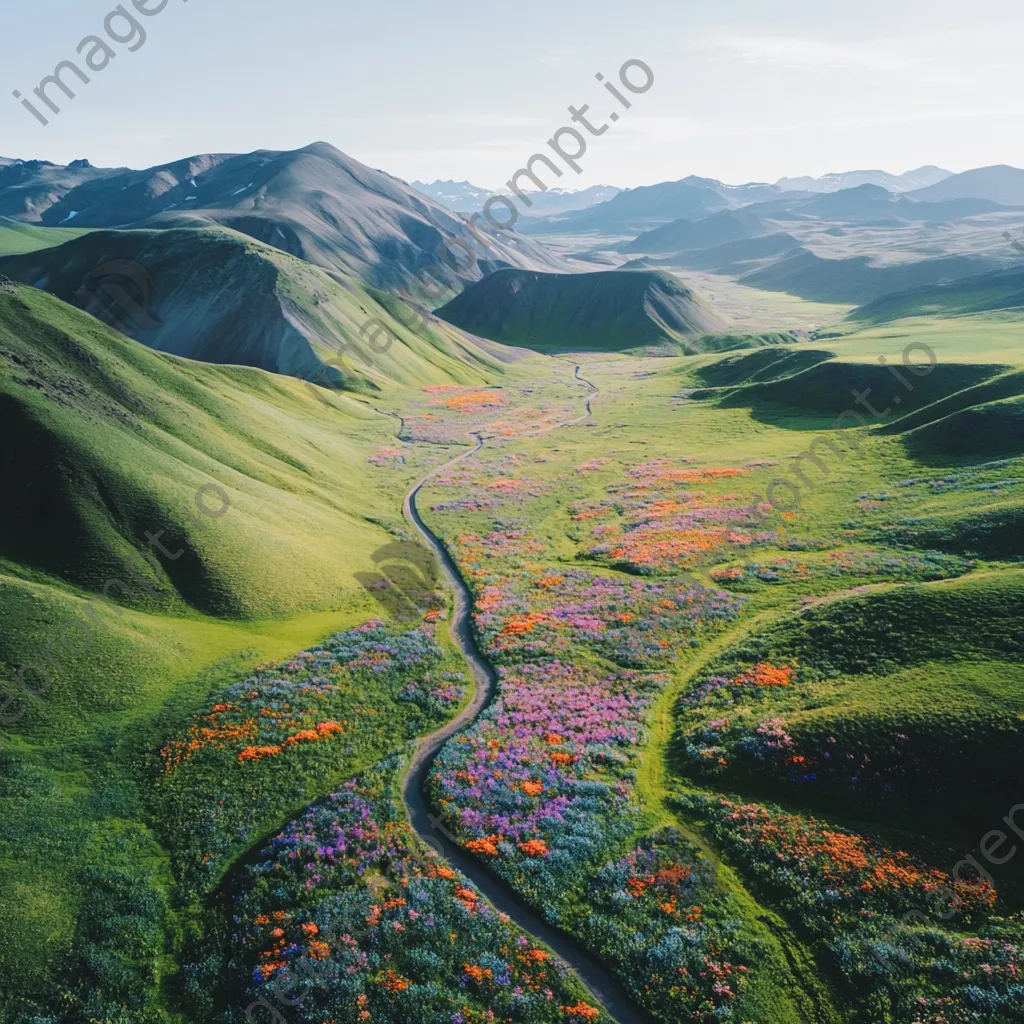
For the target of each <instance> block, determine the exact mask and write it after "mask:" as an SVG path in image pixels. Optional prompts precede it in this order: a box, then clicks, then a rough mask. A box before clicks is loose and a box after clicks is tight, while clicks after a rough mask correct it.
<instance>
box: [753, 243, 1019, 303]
mask: <svg viewBox="0 0 1024 1024" xmlns="http://www.w3.org/2000/svg"><path fill="white" fill-rule="evenodd" d="M1000 265H1001V261H998V260H993V259H990V258H987V257H977V256H944V257H939V258H936V259H930V260H919V261H917V262H913V263H894V264H888V265H885V266H876V265H874V264H873V263H872V262H871V260H870V258H869V257H867V256H853V257H850V258H849V259H839V260H829V259H823V258H822V257H821V256H818V255H817V253H814V252H811V251H810V250H809V249H806V248H799V249H795V250H793V251H791V252H789V253H787V254H786V255H783V256H782V257H781V258H780V259H778V260H776V261H775V262H774V263H771V264H769V265H768V266H766V267H761V268H759V269H757V270H754V271H751V272H750V273H747V274H744V275H743V276H742V277H741V278H740V280H741V281H742V283H743V284H746V285H751V286H752V287H754V288H761V289H763V290H765V291H777V292H788V293H789V294H790V295H798V296H800V297H801V298H804V299H812V300H814V301H818V302H851V303H856V304H863V303H867V302H871V301H873V300H874V299H877V298H880V297H881V296H883V295H887V294H889V293H891V292H898V291H905V290H907V289H909V288H916V287H921V286H924V285H933V284H940V283H942V282H944V281H953V280H956V279H957V278H962V277H970V276H972V275H974V274H978V273H980V272H984V271H988V270H992V269H995V268H997V267H999V266H1000Z"/></svg>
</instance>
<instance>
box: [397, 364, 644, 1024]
mask: <svg viewBox="0 0 1024 1024" xmlns="http://www.w3.org/2000/svg"><path fill="white" fill-rule="evenodd" d="M574 376H575V379H576V380H578V381H580V383H582V384H585V385H586V386H587V387H589V388H590V395H589V396H588V397H587V399H586V403H585V404H586V412H585V413H584V414H583V415H582V416H579V417H577V418H576V419H573V420H567V421H566V422H564V423H558V424H555V425H554V426H553V427H547V428H545V429H544V430H538V431H534V432H533V434H525V435H521V436H523V437H530V436H534V435H535V434H544V433H548V432H549V431H551V430H558V429H559V428H561V427H569V426H572V425H574V424H576V423H582V422H584V421H585V420H588V419H590V418H591V416H592V415H593V411H592V409H591V402H592V401H593V398H594V396H595V395H596V394H597V393H598V388H597V387H595V386H594V385H593V384H592V383H591V382H590V381H588V380H586V379H584V378H583V377H581V376H580V367H579V366H577V367H576V369H575V372H574ZM473 436H474V437H475V438H476V439H477V443H476V445H475V447H473V448H471V449H470V450H468V451H466V452H463V453H462V454H461V455H458V456H456V457H455V458H454V459H451V460H450V461H449V462H446V463H445V464H444V465H443V466H438V467H437V468H436V469H434V470H433V471H431V472H430V473H428V474H427V475H426V476H425V477H424V478H423V479H422V480H420V481H419V483H417V484H416V485H415V486H414V487H413V489H412V490H411V491H410V492H409V494H408V495H407V496H406V499H405V506H404V511H405V516H406V518H407V519H408V520H409V522H410V523H411V524H412V525H413V526H414V527H415V528H416V530H417V532H418V533H419V534H420V536H421V537H422V538H423V540H424V542H425V543H426V544H427V546H428V547H429V548H431V549H432V550H433V551H434V553H435V554H436V555H437V557H438V560H439V561H440V563H441V568H442V571H443V573H444V576H445V580H446V581H447V584H448V586H449V587H450V588H451V590H452V592H453V594H454V597H455V608H454V618H453V621H452V636H453V637H454V639H455V640H456V642H457V643H458V645H459V647H460V649H461V650H462V653H463V655H464V656H465V658H466V661H467V662H468V663H469V665H470V667H471V669H472V671H473V677H474V682H475V684H476V685H475V692H474V696H473V700H472V701H471V702H470V703H469V704H468V705H467V706H466V708H464V709H463V711H462V712H461V713H460V714H459V715H458V716H457V717H456V718H454V719H453V720H452V721H451V722H449V723H448V724H447V725H446V726H444V728H442V729H439V730H438V731H437V732H434V733H431V734H430V735H429V736H425V737H423V738H422V739H421V740H420V743H419V745H418V746H417V748H416V752H415V754H414V755H413V757H412V760H411V761H410V764H409V768H408V771H407V773H406V776H405V779H404V781H403V785H402V793H403V799H404V801H405V807H406V811H407V813H408V815H409V820H410V821H411V822H412V825H413V828H415V829H416V831H417V832H418V833H419V835H420V836H421V838H422V839H423V840H424V841H425V842H426V843H428V845H430V846H431V847H432V848H433V849H435V850H437V851H438V852H439V853H441V854H442V856H443V857H444V858H445V860H447V861H448V863H449V864H451V866H452V867H453V868H455V869H456V870H457V871H461V872H462V874H464V875H465V876H466V877H467V878H469V879H471V880H472V882H473V884H474V885H475V886H476V887H477V888H478V889H479V890H480V891H481V892H482V893H483V894H484V896H486V897H487V899H488V900H490V902H491V903H492V904H493V905H494V906H495V907H497V909H498V910H500V911H501V912H502V913H505V914H508V916H509V917H510V918H511V919H512V920H513V921H515V923H516V924H517V925H519V927H520V928H522V929H523V930H524V931H527V932H529V933H530V934H531V935H533V936H534V937H536V938H537V939H539V940H540V941H541V942H543V943H545V944H546V945H547V946H549V947H550V948H551V949H552V950H554V951H555V953H556V954H557V955H558V956H559V957H561V959H562V960H563V961H565V963H566V964H568V965H569V966H570V967H571V968H572V969H573V970H574V971H575V972H576V973H577V975H578V976H579V977H580V979H581V980H582V981H583V983H584V985H585V986H586V987H587V989H589V991H590V994H591V996H592V997H593V999H594V1000H595V1001H596V1002H599V1003H601V1005H602V1006H603V1007H604V1009H605V1010H606V1011H607V1012H608V1013H609V1014H610V1015H611V1016H612V1017H613V1018H614V1019H615V1020H616V1021H618V1022H619V1024H641V1022H646V1021H648V1020H649V1018H648V1017H647V1015H646V1014H644V1013H643V1012H642V1011H641V1010H639V1008H638V1007H637V1006H636V1005H635V1004H634V1003H633V1001H632V1000H631V999H630V998H629V996H628V995H627V994H626V991H625V989H624V988H623V987H622V985H621V984H619V982H618V981H617V980H616V979H615V978H614V977H613V976H612V975H611V973H610V972H609V970H608V969H607V968H606V967H604V966H602V965H601V964H599V963H598V962H597V961H596V960H595V959H594V958H593V957H592V956H590V954H589V953H587V952H586V951H585V950H584V949H583V948H582V947H581V946H579V945H578V944H577V943H576V941H575V940H574V939H572V938H570V937H569V936H568V935H566V934H565V933H564V932H562V931H559V930H558V929H556V928H554V927H552V926H551V925H549V924H547V923H546V922H545V921H544V920H543V919H542V918H541V917H540V916H539V915H538V914H536V913H535V912H534V911H532V910H530V909H529V908H528V907H527V906H526V905H525V904H523V903H522V902H521V900H520V898H519V896H518V895H517V894H516V893H515V892H514V891H513V890H512V889H511V888H510V887H509V886H507V885H506V884H505V883H504V882H503V881H501V880H500V879H498V878H496V877H495V876H494V875H492V874H491V873H490V872H489V871H487V869H486V868H484V867H483V865H482V864H480V863H479V862H478V861H476V860H475V859H473V858H471V857H469V856H467V855H465V854H464V853H462V852H461V851H460V850H459V849H458V848H457V847H456V846H455V844H454V843H453V842H452V841H451V840H450V839H448V837H447V836H446V835H445V833H444V832H443V831H442V830H441V829H440V828H438V827H437V823H439V819H438V818H436V817H434V816H432V815H431V813H430V808H429V806H428V804H427V800H426V797H425V795H424V789H425V783H426V778H427V775H428V774H429V772H430V768H431V766H432V765H433V763H434V759H435V758H436V757H437V755H438V753H439V752H440V750H441V748H442V747H443V746H444V744H445V742H446V741H447V740H448V739H450V738H451V737H452V736H453V735H454V734H455V733H457V732H460V731H461V730H462V729H464V728H466V727H467V726H468V725H469V724H470V723H472V722H473V721H475V719H476V718H477V716H478V715H479V714H480V712H481V711H483V710H484V708H486V707H487V705H489V704H490V703H491V701H492V700H493V699H494V695H495V693H496V692H497V686H498V676H497V673H496V672H495V671H494V668H493V667H492V666H491V665H490V664H489V662H488V661H487V660H486V658H484V656H483V653H482V652H481V650H480V647H479V645H478V644H477V641H476V637H475V636H474V634H473V626H472V616H471V613H472V608H473V598H472V595H471V594H470V592H469V587H468V586H467V585H466V581H465V580H464V579H463V578H462V574H461V573H460V572H459V570H458V567H457V566H456V565H455V562H454V561H453V560H452V557H451V555H450V554H449V553H448V549H447V548H446V547H445V546H444V544H442V543H441V541H440V540H439V539H438V537H437V536H436V535H435V534H434V533H433V531H431V529H430V528H429V527H428V526H427V525H426V524H425V523H424V522H423V519H422V518H421V517H420V514H419V510H418V509H417V507H416V498H417V496H418V495H419V492H420V490H421V489H422V488H423V487H424V486H425V485H426V484H427V483H429V481H430V480H432V479H433V478H434V477H435V476H437V475H438V474H439V473H442V472H444V471H445V470H447V469H450V468H451V467H452V466H455V465H457V464H458V463H460V462H462V461H463V460H465V459H468V458H470V457H472V456H473V455H475V454H476V453H477V452H478V451H480V449H481V448H483V447H484V445H485V444H486V443H487V438H486V437H484V436H483V435H481V434H479V433H476V434H474V435H473Z"/></svg>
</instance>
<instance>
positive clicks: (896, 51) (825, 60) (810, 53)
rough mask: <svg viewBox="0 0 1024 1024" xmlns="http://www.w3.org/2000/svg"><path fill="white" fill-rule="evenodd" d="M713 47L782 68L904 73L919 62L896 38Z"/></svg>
mask: <svg viewBox="0 0 1024 1024" xmlns="http://www.w3.org/2000/svg"><path fill="white" fill-rule="evenodd" d="M713 46H714V48H715V49H716V50H717V51H719V52H720V53H721V54H722V55H723V56H727V57H732V58H739V59H740V60H742V61H744V62H746V63H748V64H763V65H768V66H771V67H784V68H802V69H807V68H833V69H836V68H842V69H850V70H857V71H906V70H907V69H909V68H910V67H912V66H913V65H914V64H916V63H917V61H918V60H919V59H920V58H919V57H917V56H912V55H911V54H910V53H909V52H908V50H907V47H906V45H905V41H904V40H897V39H880V40H870V41H867V42H863V43H849V42H847V43H836V42H831V41H829V40H824V39H811V38H807V37H802V36H727V37H725V38H722V39H718V40H716V41H715V43H714V44H713Z"/></svg>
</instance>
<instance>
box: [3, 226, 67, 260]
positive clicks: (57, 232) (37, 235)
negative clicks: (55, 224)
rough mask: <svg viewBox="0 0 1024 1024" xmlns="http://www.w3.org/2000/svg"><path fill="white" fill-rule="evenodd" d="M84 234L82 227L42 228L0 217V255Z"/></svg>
mask: <svg viewBox="0 0 1024 1024" xmlns="http://www.w3.org/2000/svg"><path fill="white" fill-rule="evenodd" d="M84 234H85V230H84V229H82V228H42V227H39V226H38V225H37V224H22V223H21V222H20V221H16V220H10V219H9V218H8V217H0V256H7V255H10V254H12V253H24V252H35V250H36V249H48V248H50V246H52V245H60V244H61V243H62V242H67V241H69V240H70V239H72V238H78V236H79V235H84Z"/></svg>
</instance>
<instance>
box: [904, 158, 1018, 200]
mask: <svg viewBox="0 0 1024 1024" xmlns="http://www.w3.org/2000/svg"><path fill="white" fill-rule="evenodd" d="M911 199H923V200H926V201H927V202H935V201H937V200H942V199H988V200H990V201H991V202H994V203H1002V204H1003V205H1004V206H1024V171H1022V170H1020V169H1019V168H1017V167H1010V166H1008V165H1007V164H999V165H997V166H994V167H978V168H976V169H975V170H973V171H964V173H963V174H954V175H953V176H952V177H949V178H946V179H945V180H943V181H941V182H939V183H938V184H936V185H931V186H929V187H928V188H921V189H918V190H917V191H916V192H913V193H911Z"/></svg>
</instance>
